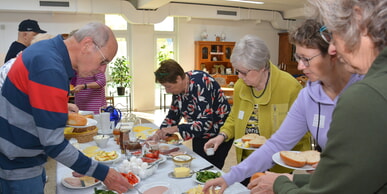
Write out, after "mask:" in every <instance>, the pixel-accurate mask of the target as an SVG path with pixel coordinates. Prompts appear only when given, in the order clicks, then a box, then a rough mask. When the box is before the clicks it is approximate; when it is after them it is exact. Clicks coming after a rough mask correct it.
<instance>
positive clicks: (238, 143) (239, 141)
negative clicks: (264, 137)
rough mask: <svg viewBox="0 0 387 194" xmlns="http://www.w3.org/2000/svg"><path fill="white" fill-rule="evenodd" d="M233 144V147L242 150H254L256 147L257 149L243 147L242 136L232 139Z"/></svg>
mask: <svg viewBox="0 0 387 194" xmlns="http://www.w3.org/2000/svg"><path fill="white" fill-rule="evenodd" d="M233 144H234V146H235V147H237V148H240V149H244V150H256V149H259V148H252V147H245V146H244V143H243V141H242V138H239V139H236V140H234V143H233Z"/></svg>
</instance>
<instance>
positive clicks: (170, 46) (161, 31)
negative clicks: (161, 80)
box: [154, 17, 177, 109]
mask: <svg viewBox="0 0 387 194" xmlns="http://www.w3.org/2000/svg"><path fill="white" fill-rule="evenodd" d="M175 28H176V25H175V18H173V17H167V18H165V19H164V21H162V22H160V23H158V24H155V25H154V31H155V48H156V49H155V52H156V54H155V56H156V58H155V64H156V66H155V69H157V68H158V67H159V63H160V62H161V61H163V60H165V59H176V56H177V55H176V51H175V48H176V41H175V40H176V31H175ZM170 104H171V96H170V95H166V94H165V89H164V88H163V86H161V85H160V84H158V83H157V84H156V86H155V105H156V107H160V109H161V108H163V107H166V106H169V105H170Z"/></svg>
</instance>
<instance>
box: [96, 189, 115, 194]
mask: <svg viewBox="0 0 387 194" xmlns="http://www.w3.org/2000/svg"><path fill="white" fill-rule="evenodd" d="M94 194H116V193H115V192H114V191H110V190H103V189H97V188H96V187H94Z"/></svg>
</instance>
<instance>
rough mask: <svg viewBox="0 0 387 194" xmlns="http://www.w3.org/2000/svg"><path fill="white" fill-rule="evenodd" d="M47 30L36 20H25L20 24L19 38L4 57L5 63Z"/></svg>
mask: <svg viewBox="0 0 387 194" xmlns="http://www.w3.org/2000/svg"><path fill="white" fill-rule="evenodd" d="M46 32H47V31H45V30H42V29H40V27H39V24H38V22H37V21H36V20H30V19H27V20H23V21H22V22H20V24H19V29H18V33H17V40H16V41H14V42H13V43H12V44H11V46H10V47H9V49H8V52H7V55H6V56H5V58H4V63H6V62H7V61H8V60H10V59H12V58H15V57H16V55H17V54H18V53H19V52H20V51H22V50H24V49H25V48H27V47H28V46H30V45H31V41H32V39H33V38H34V36H36V35H37V34H39V33H41V34H44V33H46Z"/></svg>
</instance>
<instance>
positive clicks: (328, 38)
mask: <svg viewBox="0 0 387 194" xmlns="http://www.w3.org/2000/svg"><path fill="white" fill-rule="evenodd" d="M320 36H321V38H322V39H324V41H325V42H326V43H328V44H329V43H330V42H331V41H332V33H330V32H329V31H328V28H327V27H326V26H321V28H320Z"/></svg>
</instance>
